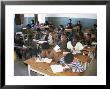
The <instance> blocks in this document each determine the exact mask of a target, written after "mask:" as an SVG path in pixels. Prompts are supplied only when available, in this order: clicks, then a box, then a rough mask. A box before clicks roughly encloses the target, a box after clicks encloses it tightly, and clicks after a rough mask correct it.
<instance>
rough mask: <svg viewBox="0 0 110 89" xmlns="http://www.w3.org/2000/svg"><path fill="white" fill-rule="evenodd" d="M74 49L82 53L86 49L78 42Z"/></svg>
mask: <svg viewBox="0 0 110 89" xmlns="http://www.w3.org/2000/svg"><path fill="white" fill-rule="evenodd" d="M74 48H75V50H77V51H80V50H82V49H83V48H84V46H83V45H82V44H81V43H80V42H77V43H76V45H75V47H74Z"/></svg>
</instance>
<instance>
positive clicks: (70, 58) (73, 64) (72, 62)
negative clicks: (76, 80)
mask: <svg viewBox="0 0 110 89" xmlns="http://www.w3.org/2000/svg"><path fill="white" fill-rule="evenodd" d="M59 62H60V64H62V65H63V66H65V69H66V68H67V69H68V68H69V69H70V70H72V72H84V70H85V69H84V66H82V65H81V64H80V62H79V61H78V60H76V59H75V58H74V55H73V54H72V53H68V54H67V55H66V56H64V57H62V58H61V59H60V61H59Z"/></svg>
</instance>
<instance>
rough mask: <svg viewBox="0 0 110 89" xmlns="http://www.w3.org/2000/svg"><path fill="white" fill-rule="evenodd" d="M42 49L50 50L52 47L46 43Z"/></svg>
mask: <svg viewBox="0 0 110 89" xmlns="http://www.w3.org/2000/svg"><path fill="white" fill-rule="evenodd" d="M41 47H42V49H49V48H50V45H49V43H47V42H44V43H43V44H42V45H41Z"/></svg>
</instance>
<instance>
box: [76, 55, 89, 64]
mask: <svg viewBox="0 0 110 89" xmlns="http://www.w3.org/2000/svg"><path fill="white" fill-rule="evenodd" d="M74 56H75V58H76V59H77V60H78V61H81V62H84V63H85V62H89V61H90V57H89V56H86V55H83V54H75V55H74Z"/></svg>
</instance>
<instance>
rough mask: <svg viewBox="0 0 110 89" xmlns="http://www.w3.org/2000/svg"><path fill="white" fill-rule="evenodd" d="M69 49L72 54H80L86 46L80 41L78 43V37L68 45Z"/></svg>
mask: <svg viewBox="0 0 110 89" xmlns="http://www.w3.org/2000/svg"><path fill="white" fill-rule="evenodd" d="M67 48H68V49H70V50H71V51H72V52H75V51H77V52H79V51H81V50H82V49H83V48H84V46H83V45H82V43H81V42H80V41H78V38H77V37H73V38H72V39H71V41H69V42H68V43H67Z"/></svg>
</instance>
